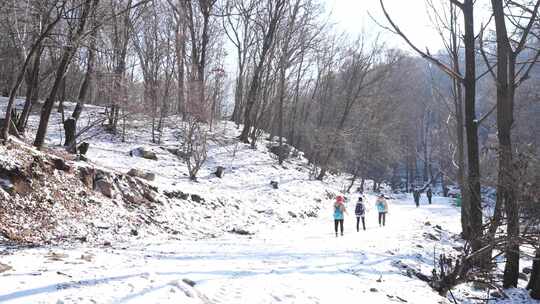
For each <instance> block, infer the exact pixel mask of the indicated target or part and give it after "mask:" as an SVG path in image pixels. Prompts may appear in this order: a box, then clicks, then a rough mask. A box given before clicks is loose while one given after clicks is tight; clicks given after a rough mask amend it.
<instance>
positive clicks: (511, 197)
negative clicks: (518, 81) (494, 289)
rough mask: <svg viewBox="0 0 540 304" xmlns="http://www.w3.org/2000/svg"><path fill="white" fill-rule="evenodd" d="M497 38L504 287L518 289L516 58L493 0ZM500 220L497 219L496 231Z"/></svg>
mask: <svg viewBox="0 0 540 304" xmlns="http://www.w3.org/2000/svg"><path fill="white" fill-rule="evenodd" d="M491 4H492V7H493V15H494V18H495V30H496V34H497V137H498V139H499V176H498V183H497V202H496V207H495V209H496V211H500V210H501V209H502V208H504V209H505V211H506V216H507V229H506V230H507V240H506V248H505V255H506V263H505V267H504V275H503V287H504V288H510V287H517V283H518V276H519V240H518V237H519V205H518V204H517V201H516V194H515V182H514V178H515V176H514V175H515V174H514V167H513V164H512V136H511V135H512V124H513V122H514V77H515V66H516V65H515V60H516V58H515V56H514V52H513V50H512V47H511V45H510V41H509V40H508V33H507V31H506V24H505V13H504V7H503V3H502V1H501V0H492V1H491ZM500 217H501V216H498V218H497V219H495V220H496V221H497V222H496V223H495V225H494V226H495V228H494V230H496V229H497V227H498V225H499V222H500V220H501V219H500Z"/></svg>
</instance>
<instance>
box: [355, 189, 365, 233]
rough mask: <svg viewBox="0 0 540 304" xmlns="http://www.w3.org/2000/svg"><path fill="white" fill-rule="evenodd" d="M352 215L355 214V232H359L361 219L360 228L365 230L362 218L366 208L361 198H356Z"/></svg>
mask: <svg viewBox="0 0 540 304" xmlns="http://www.w3.org/2000/svg"><path fill="white" fill-rule="evenodd" d="M354 214H356V232H359V231H360V219H362V227H363V228H364V230H366V220H365V218H364V216H365V215H366V206H365V205H364V202H363V199H362V197H361V196H360V197H359V198H358V202H357V203H356V208H354Z"/></svg>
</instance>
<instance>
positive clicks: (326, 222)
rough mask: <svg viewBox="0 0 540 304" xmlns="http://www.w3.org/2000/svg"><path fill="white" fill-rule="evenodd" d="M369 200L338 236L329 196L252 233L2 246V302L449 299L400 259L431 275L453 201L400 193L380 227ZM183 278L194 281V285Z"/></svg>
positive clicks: (445, 243) (451, 224)
mask: <svg viewBox="0 0 540 304" xmlns="http://www.w3.org/2000/svg"><path fill="white" fill-rule="evenodd" d="M351 198H354V195H353V196H351ZM373 200H374V198H373V197H372V196H369V202H368V206H370V207H371V209H370V210H368V213H367V218H366V220H367V230H366V231H360V232H356V229H355V219H354V218H353V217H351V216H349V217H347V218H346V221H345V236H344V237H335V236H334V233H333V222H332V219H331V211H332V210H331V206H332V201H330V200H325V202H324V203H325V208H324V210H323V211H322V216H321V217H320V218H318V219H316V220H311V221H307V222H304V223H303V224H295V225H283V226H282V227H275V228H273V229H268V230H266V231H264V232H261V233H259V234H257V235H255V236H250V237H242V236H235V235H229V236H226V237H222V238H218V239H210V240H199V241H180V240H172V239H162V240H153V241H148V242H147V241H143V240H141V241H136V242H132V243H130V244H121V245H119V246H113V247H112V248H110V247H105V248H95V247H75V248H63V249H61V248H36V249H25V250H15V251H14V250H6V251H4V254H5V255H4V256H3V257H2V259H1V262H2V263H3V264H7V265H9V266H11V267H13V269H12V270H9V271H7V272H5V273H4V274H3V275H2V276H0V286H2V287H1V288H0V302H2V303H4V302H6V303H231V304H232V303H359V302H362V303H395V302H397V303H405V302H407V303H449V302H448V301H447V300H446V299H444V298H442V297H440V296H439V295H438V294H436V293H435V292H433V291H432V290H431V288H430V287H429V286H427V284H426V283H424V282H422V281H420V280H418V279H416V278H411V277H408V276H406V275H405V274H404V273H403V272H402V270H401V269H400V267H399V265H398V264H396V263H403V264H406V265H410V266H413V267H415V268H417V269H421V270H423V271H424V272H426V273H429V270H430V267H431V265H432V263H433V261H432V256H431V254H432V253H433V251H434V250H435V251H436V252H441V251H446V252H449V251H452V248H451V245H452V244H455V242H453V241H451V240H450V238H451V235H452V234H453V233H455V232H457V231H458V229H459V217H458V214H459V213H458V211H457V209H456V207H454V206H453V205H452V204H450V203H449V202H448V201H447V200H446V199H443V198H437V199H435V202H434V204H433V205H422V206H421V208H415V207H414V204H413V203H412V201H411V199H410V197H400V198H397V199H394V200H391V201H390V206H389V208H390V212H389V214H388V217H387V225H386V227H379V226H378V225H377V223H376V221H377V219H376V217H377V215H376V212H375V210H374V209H375V208H374V206H373V203H374V202H373ZM348 209H349V211H350V212H351V213H352V209H353V206H352V203H349V204H348ZM428 221H429V222H430V223H428V224H430V225H426V222H428ZM435 223H437V225H440V226H441V227H442V230H438V228H434V225H435ZM426 233H430V234H432V235H435V236H436V237H438V238H440V239H441V240H440V241H435V240H431V239H429V238H426V236H425V234H426ZM430 253H431V254H430ZM183 279H188V280H192V281H194V282H195V283H196V285H195V287H194V289H192V288H191V287H189V286H188V285H186V284H184V283H183V281H182V280H183ZM197 294H199V295H197Z"/></svg>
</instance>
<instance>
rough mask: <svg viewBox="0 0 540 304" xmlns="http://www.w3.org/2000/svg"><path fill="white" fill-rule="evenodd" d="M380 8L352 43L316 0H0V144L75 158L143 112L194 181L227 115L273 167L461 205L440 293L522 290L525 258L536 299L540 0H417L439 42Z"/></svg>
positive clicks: (388, 1)
mask: <svg viewBox="0 0 540 304" xmlns="http://www.w3.org/2000/svg"><path fill="white" fill-rule="evenodd" d="M343 1H344V0H343ZM376 2H377V6H378V9H379V10H380V13H381V14H379V15H377V16H379V17H380V16H383V17H382V18H379V17H373V16H372V17H371V18H372V19H373V22H374V24H376V25H375V26H373V27H370V28H366V29H363V31H362V33H361V34H359V35H351V34H350V33H346V32H343V31H342V30H341V29H340V28H339V27H337V26H336V25H335V24H334V22H333V19H331V15H332V12H331V11H330V10H329V9H328V5H327V3H326V1H322V0H28V1H16V0H0V16H1V17H0V94H1V96H3V98H4V99H1V102H0V104H1V107H0V109H2V110H1V111H0V115H2V116H1V119H0V124H1V125H0V128H1V130H2V132H1V134H0V139H1V141H2V145H4V146H8V145H10V143H11V142H12V141H16V142H21V143H22V144H25V145H27V146H33V147H34V148H35V149H37V150H39V151H43V152H46V153H48V152H47V151H57V152H55V153H61V154H62V155H72V156H73V157H74V156H77V155H84V154H86V153H87V151H88V149H89V147H90V149H92V145H93V143H90V144H89V143H88V141H89V139H91V138H92V137H95V136H98V135H99V136H101V135H100V134H109V135H111V136H115V138H118V140H119V142H130V141H133V140H134V138H133V135H132V134H133V133H130V123H131V122H133V121H140V120H141V119H142V118H141V117H144V126H143V127H144V128H146V129H148V130H149V131H148V132H149V136H148V142H147V143H145V144H149V145H161V144H162V143H164V142H165V141H166V138H167V136H168V135H167V134H166V132H168V131H170V130H172V132H173V133H174V134H175V136H176V140H177V141H178V143H179V145H178V151H177V152H176V153H177V156H178V158H179V159H181V160H182V161H183V162H184V163H185V164H186V166H187V172H188V173H187V174H188V175H189V179H190V180H191V182H192V183H196V182H197V180H198V179H199V178H200V176H201V170H202V171H204V168H205V166H206V165H208V159H209V156H208V155H209V151H210V149H211V143H212V141H215V138H214V137H215V132H217V130H219V128H220V126H221V125H220V124H222V122H223V121H228V122H230V123H231V124H232V125H234V128H233V129H236V130H237V131H238V136H237V137H235V140H236V141H237V145H238V144H242V145H244V144H245V145H246V147H249V149H251V150H255V151H256V150H257V149H258V148H260V147H261V146H264V145H266V144H267V143H268V142H270V145H271V148H270V150H271V151H272V153H274V154H275V155H276V158H275V165H276V166H289V165H287V164H286V162H287V160H288V159H291V158H295V157H305V159H306V160H307V166H308V167H307V168H308V179H309V180H311V181H321V182H324V181H328V182H330V181H329V180H330V179H331V178H333V177H332V176H334V175H336V174H337V175H339V174H346V175H347V176H348V178H347V183H346V184H345V185H344V186H343V192H344V193H351V192H361V193H362V192H368V191H372V192H375V193H377V192H380V191H383V190H384V189H386V187H388V189H389V190H388V191H389V193H410V192H412V191H413V190H417V191H420V192H425V191H426V190H427V189H428V188H430V189H435V191H436V192H437V194H438V195H440V196H441V197H454V198H455V197H459V199H460V202H461V208H460V209H459V212H460V219H459V221H460V229H461V231H460V232H461V233H460V237H461V240H462V241H463V246H462V247H461V249H460V250H459V253H457V254H455V255H454V256H452V257H449V256H446V255H445V253H444V252H439V253H437V258H436V260H437V265H436V266H435V265H434V267H433V273H432V276H431V277H430V278H429V279H428V280H427V281H428V282H429V285H430V286H431V287H432V289H433V290H435V291H436V292H438V293H439V294H441V295H444V296H446V295H447V294H448V293H449V292H450V293H451V292H452V289H453V288H455V287H456V286H458V285H459V284H462V283H465V282H482V283H484V284H488V285H489V286H491V287H492V288H495V289H498V290H501V292H503V290H505V289H507V288H515V287H519V284H518V278H519V276H520V273H521V272H522V266H523V259H524V258H526V259H528V261H529V260H531V261H533V267H532V269H531V274H530V276H529V279H528V285H527V287H526V288H527V289H528V290H530V296H531V297H532V298H533V299H540V159H539V150H538V145H539V142H540V101H539V100H540V95H539V92H540V91H539V89H538V88H539V87H540V65H538V64H537V63H538V61H539V60H540V16H539V13H538V10H539V8H540V1H532V0H490V1H487V0H484V1H481V0H478V1H473V0H442V1H435V0H425V1H424V2H425V10H426V12H427V15H428V16H429V22H430V24H431V26H432V29H433V30H434V31H436V33H437V34H438V36H439V38H440V45H441V46H442V47H441V48H440V49H436V48H428V47H426V46H424V45H419V44H417V43H415V42H414V41H412V40H411V39H410V36H409V35H410V34H411V33H409V32H407V30H404V28H403V24H400V22H398V20H403V19H402V18H399V19H397V18H396V17H397V15H398V14H405V15H406V14H410V16H409V18H411V19H414V18H416V17H415V12H399V11H396V10H395V9H393V8H395V1H392V0H377V1H376ZM486 16H487V17H486ZM379 33H385V35H391V36H392V37H393V39H395V40H399V41H400V43H402V45H403V47H401V48H396V47H389V46H388V43H387V42H386V41H385V40H384V39H382V38H381V37H382V36H379ZM70 105H73V106H70ZM96 107H98V108H99V109H102V113H100V114H102V115H90V114H89V112H88V109H89V108H91V109H94V108H96ZM32 115H37V116H36V117H37V120H36V122H37V123H38V124H37V125H36V128H35V129H34V128H33V127H32V128H31V127H30V126H29V121H30V120H31V119H30V118H31V116H32ZM55 115H59V117H61V120H60V122H57V121H56V120H55V119H53V118H52V117H55ZM53 129H54V130H61V132H60V133H61V140H62V142H61V143H57V142H54V143H53V142H52V140H50V138H49V137H48V136H49V134H50V133H51V132H52V131H51V130H53ZM55 132H56V131H55ZM130 136H131V138H130ZM34 148H32V149H34ZM58 151H61V152H58ZM235 151H236V148H235ZM0 165H1V162H0ZM223 169H225V168H222V170H223ZM218 170H219V169H218ZM10 172H11V171H9V170H8V169H7V168H2V166H0V180H1V179H2V178H3V177H4V176H11V175H10V174H12V173H10ZM286 177H287V176H281V178H286ZM0 199H2V196H0ZM520 265H521V266H520ZM497 269H499V270H500V271H498V270H497ZM503 293H504V292H503Z"/></svg>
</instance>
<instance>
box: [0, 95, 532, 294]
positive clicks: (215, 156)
mask: <svg viewBox="0 0 540 304" xmlns="http://www.w3.org/2000/svg"><path fill="white" fill-rule="evenodd" d="M2 101H5V100H3V99H2V98H0V107H1V105H2ZM18 103H19V106H20V105H21V104H22V101H20V100H19V101H18ZM66 106H67V112H70V110H72V108H73V104H69V103H68V104H67V105H66ZM102 116H103V109H102V108H99V107H88V108H87V109H86V111H85V112H84V115H83V117H82V118H81V120H80V123H81V124H82V125H80V126H79V128H81V127H84V125H85V124H86V123H88V122H91V121H92V120H95V119H99V118H100V117H102ZM37 123H38V117H37V115H33V116H31V117H30V120H29V133H28V137H27V140H26V141H27V142H30V141H31V139H32V134H33V133H34V132H35V129H36V127H37ZM178 125H179V122H178V121H177V120H175V119H174V118H171V119H168V120H167V122H166V127H165V129H164V134H163V138H162V141H161V143H159V144H152V143H151V141H150V133H149V125H148V122H147V121H146V120H145V118H144V117H142V116H140V115H139V116H136V117H132V118H131V119H130V121H129V124H128V129H127V137H126V141H121V137H120V136H118V135H111V134H109V133H105V132H102V131H103V128H101V127H99V128H97V129H96V130H93V131H92V132H90V133H88V134H86V135H85V136H84V137H86V140H87V141H88V142H89V143H90V150H89V151H88V154H87V157H88V159H89V161H88V162H89V163H90V164H91V165H93V166H96V167H98V168H104V169H106V170H110V171H113V172H118V173H122V174H125V173H126V172H127V171H129V170H130V169H133V168H135V169H139V170H142V171H144V172H150V173H154V174H155V175H156V179H155V180H154V181H152V182H150V183H151V184H152V185H153V186H155V187H156V188H158V189H159V192H160V193H162V194H165V193H166V192H172V191H182V193H187V194H190V195H197V196H200V197H201V198H203V200H202V201H196V200H194V199H193V198H192V197H191V196H190V197H188V198H187V199H177V198H171V199H168V200H166V202H165V203H163V204H156V205H152V206H149V207H142V206H137V207H135V210H133V208H134V207H133V206H128V207H129V208H128V207H126V205H124V203H125V202H123V201H122V200H121V199H117V200H110V199H108V198H105V197H103V196H101V197H100V194H92V195H96V196H98V197H97V198H95V199H96V201H101V202H102V203H100V204H97V205H96V206H95V207H94V209H97V211H96V212H101V213H100V214H99V216H98V217H97V219H94V218H90V220H89V223H85V222H84V221H83V219H84V214H82V215H81V216H82V217H83V219H81V218H73V219H71V221H66V223H64V224H66V225H67V224H69V225H71V224H73V225H81V226H83V227H82V228H81V229H79V230H78V231H92V232H93V233H94V234H93V235H92V236H91V237H89V238H88V243H82V244H81V243H72V244H71V245H68V244H66V245H64V246H63V247H61V246H58V245H56V246H45V247H36V248H21V247H10V245H0V303H4V302H5V303H58V304H59V303H231V304H236V303H340V304H341V303H452V302H453V301H452V300H451V298H448V299H446V298H443V297H440V296H439V295H438V294H437V293H435V292H433V291H432V289H431V288H430V287H429V286H428V285H427V284H426V283H424V282H422V281H420V280H419V279H417V278H416V277H414V276H412V275H410V273H409V274H407V271H406V269H407V268H412V269H415V270H418V271H421V272H422V273H424V274H430V273H431V270H432V268H433V263H434V261H433V259H434V258H433V257H434V255H435V256H437V255H438V254H439V253H443V252H444V253H446V254H453V253H455V252H456V251H455V249H454V247H456V246H460V245H461V243H460V240H459V237H457V233H458V232H459V229H460V227H459V225H460V219H459V214H460V213H459V209H457V208H456V207H455V206H453V205H452V202H451V201H450V200H448V199H445V198H439V197H437V198H435V201H434V204H433V205H427V203H426V202H425V201H422V206H421V208H415V207H414V204H413V202H412V198H411V197H410V195H397V196H395V197H393V198H392V200H390V202H389V204H390V213H389V214H388V216H387V225H386V227H379V226H378V224H377V223H376V221H377V214H376V212H375V208H374V206H373V205H374V196H372V195H371V194H368V202H367V205H368V208H369V209H368V214H367V218H366V222H367V223H366V224H367V231H360V232H356V231H355V219H354V218H353V217H351V216H348V217H347V218H346V221H345V230H346V232H345V236H344V237H337V238H336V237H335V236H334V233H333V221H332V203H333V198H334V196H335V195H336V194H337V193H339V192H340V191H342V190H343V189H344V186H345V185H346V184H347V183H348V180H347V176H345V175H337V176H335V175H329V176H328V177H327V178H326V179H325V181H324V182H320V181H314V180H311V179H310V178H309V172H310V168H309V165H308V163H307V160H306V159H305V158H303V157H302V156H301V153H300V155H299V156H298V157H294V158H291V159H288V160H287V161H285V163H284V165H283V166H279V165H277V161H276V158H275V156H273V155H272V154H271V153H270V152H269V151H268V148H267V144H269V142H268V141H266V140H264V139H261V140H260V143H259V145H258V147H257V149H256V150H252V149H250V148H249V146H248V145H245V144H241V143H238V142H237V141H236V140H235V137H236V136H237V135H238V132H239V130H237V129H236V128H235V127H234V125H233V124H231V123H224V122H220V123H218V124H217V125H216V126H215V129H214V132H213V135H212V141H211V146H210V149H209V153H208V161H207V163H206V164H205V166H204V167H203V168H202V169H201V171H200V174H199V181H198V182H192V181H190V180H189V178H188V177H187V170H186V165H185V164H184V163H183V161H181V160H180V159H178V157H177V156H175V155H173V154H171V153H170V152H169V151H168V150H167V149H168V148H177V147H178V144H179V143H178V140H177V138H176V136H175V135H176V132H177V131H178ZM62 133H63V130H62V128H61V119H60V115H59V114H58V113H56V112H54V113H53V116H52V118H51V124H50V127H49V133H48V137H47V143H48V145H49V147H50V148H51V149H52V151H55V152H57V153H59V152H61V151H63V148H62V147H61V146H60V144H61V142H62ZM87 135H88V136H87ZM138 147H144V148H146V149H149V150H152V151H154V152H155V153H156V155H157V158H158V160H148V159H142V158H139V157H131V156H129V151H131V150H132V149H134V148H138ZM74 164H75V165H87V163H86V162H81V161H77V162H74ZM217 166H224V167H225V168H226V172H225V177H224V178H223V179H219V178H217V177H216V176H215V175H214V174H213V172H214V171H215V169H216V167H217ZM272 180H275V181H278V182H279V189H273V188H272V187H270V185H269V183H270V181H272ZM353 189H354V187H353ZM348 198H349V200H348V203H347V204H348V209H349V212H350V214H352V213H353V209H354V206H353V205H354V202H355V201H356V198H357V195H354V194H353V195H348ZM424 199H425V197H423V200H424ZM137 208H138V209H137ZM144 208H147V209H144ZM139 209H144V212H143V213H142V214H144V215H148V214H150V215H151V216H152V217H153V221H154V222H156V223H159V224H161V225H162V226H167V227H172V228H174V231H175V232H177V233H174V234H171V233H170V231H169V232H167V231H162V230H160V229H157V228H156V227H155V226H153V225H152V224H147V223H145V221H142V220H141V219H140V218H139V215H140V214H139V213H138V211H137V210H139ZM139 211H140V210H139ZM141 212H142V211H141ZM120 220H122V223H123V224H124V227H120V225H119V224H118V222H119V221H120ZM96 221H97V222H96ZM86 225H88V226H89V227H91V228H88V229H86V228H85V227H86ZM96 227H97V228H96ZM65 231H69V230H68V229H66V230H65ZM96 231H97V232H96ZM133 231H135V232H136V233H133ZM231 231H237V232H238V231H243V232H246V233H250V234H251V233H253V234H252V235H248V236H240V235H237V234H233V233H228V232H231ZM62 232H63V230H60V231H59V233H62ZM66 233H67V232H66ZM119 234H121V236H120V237H119ZM76 236H79V235H76ZM76 236H75V235H69V236H68V237H71V238H73V237H76ZM67 239H69V238H67ZM186 282H187V283H186ZM191 282H194V283H195V286H194V287H192V286H190V285H189V284H188V283H191ZM524 283H525V281H524V280H520V284H524ZM508 293H509V294H510V295H511V296H512V298H511V299H508V300H499V301H498V302H496V303H504V304H506V303H534V302H533V301H531V300H530V299H528V298H527V296H526V294H525V293H524V292H523V290H522V289H519V290H515V292H514V291H508ZM486 294H489V292H488V291H486V290H473V289H472V288H471V286H460V287H458V288H457V290H456V292H455V293H454V296H455V297H456V298H457V300H458V301H459V302H460V303H478V302H482V303H483V302H485V301H482V300H472V299H471V298H474V297H476V298H479V299H481V298H483V297H485V296H486ZM490 303H491V302H490ZM493 303H495V302H493Z"/></svg>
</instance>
